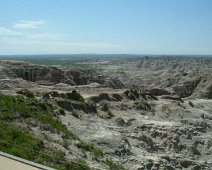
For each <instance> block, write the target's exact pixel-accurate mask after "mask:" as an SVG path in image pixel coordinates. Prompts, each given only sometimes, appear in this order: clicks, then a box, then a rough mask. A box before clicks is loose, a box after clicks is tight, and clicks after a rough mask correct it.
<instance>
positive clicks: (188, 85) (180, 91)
mask: <svg viewBox="0 0 212 170" xmlns="http://www.w3.org/2000/svg"><path fill="white" fill-rule="evenodd" d="M200 81H201V78H200V77H198V78H194V79H191V80H188V81H184V82H182V83H181V84H179V85H175V86H173V90H174V92H175V93H176V94H177V95H178V96H179V97H188V96H191V95H192V94H193V92H194V90H195V88H196V87H197V86H198V84H199V83H200Z"/></svg>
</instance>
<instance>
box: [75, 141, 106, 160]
mask: <svg viewBox="0 0 212 170" xmlns="http://www.w3.org/2000/svg"><path fill="white" fill-rule="evenodd" d="M77 147H78V148H81V149H82V151H89V152H92V153H93V155H94V157H96V158H99V157H103V152H102V150H101V149H100V148H97V147H95V146H94V145H93V144H91V143H86V142H84V141H81V142H80V143H78V144H77Z"/></svg>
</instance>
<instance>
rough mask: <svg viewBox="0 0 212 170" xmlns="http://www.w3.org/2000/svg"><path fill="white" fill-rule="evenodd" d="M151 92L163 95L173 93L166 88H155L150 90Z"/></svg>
mask: <svg viewBox="0 0 212 170" xmlns="http://www.w3.org/2000/svg"><path fill="white" fill-rule="evenodd" d="M148 92H149V93H151V94H152V95H154V96H162V95H170V94H171V93H170V92H168V91H167V90H165V89H159V88H153V89H150V90H148Z"/></svg>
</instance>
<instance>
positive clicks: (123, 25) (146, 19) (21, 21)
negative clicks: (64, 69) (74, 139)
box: [0, 0, 212, 54]
mask: <svg viewBox="0 0 212 170" xmlns="http://www.w3.org/2000/svg"><path fill="white" fill-rule="evenodd" d="M211 9H212V0H0V16H1V19H0V54H53V53H54V54H55V53H60V54H67V53H131V54H212V10H211Z"/></svg>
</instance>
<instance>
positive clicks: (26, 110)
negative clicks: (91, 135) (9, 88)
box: [0, 94, 95, 170]
mask: <svg viewBox="0 0 212 170" xmlns="http://www.w3.org/2000/svg"><path fill="white" fill-rule="evenodd" d="M52 113H53V107H52V106H51V105H50V104H48V103H43V102H40V101H38V100H36V99H35V98H24V97H21V96H17V97H14V96H6V95H2V94H0V150H1V151H3V152H6V153H9V154H12V155H15V156H18V157H21V158H24V159H27V160H31V161H33V162H37V163H41V164H44V165H46V166H50V167H53V168H56V169H61V170H63V169H64V170H65V169H70V170H72V169H73V170H81V169H82V170H83V169H88V170H89V169H90V168H89V166H87V164H86V162H85V161H83V160H80V159H79V160H75V161H73V162H67V161H66V160H65V159H64V156H65V155H64V153H63V152H61V151H54V150H49V149H46V148H45V146H44V144H43V142H42V141H41V140H40V139H38V138H36V137H34V136H33V135H32V134H30V132H29V131H28V130H26V129H21V128H17V127H16V126H15V125H14V121H15V120H18V119H19V120H24V121H25V120H27V119H33V120H36V121H38V122H40V123H42V124H46V125H49V126H51V127H52V128H53V129H54V130H55V131H56V132H57V133H62V134H63V135H65V136H66V137H67V138H70V139H74V140H79V141H80V142H82V141H81V140H80V139H79V138H78V137H77V136H76V135H75V134H73V133H72V132H71V131H69V130H68V129H67V128H66V126H64V125H63V124H62V123H61V122H60V121H59V120H57V119H56V118H54V116H53V114H52ZM82 143H83V142H82ZM87 145H88V146H89V144H87ZM92 149H95V148H94V147H93V148H92Z"/></svg>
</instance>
